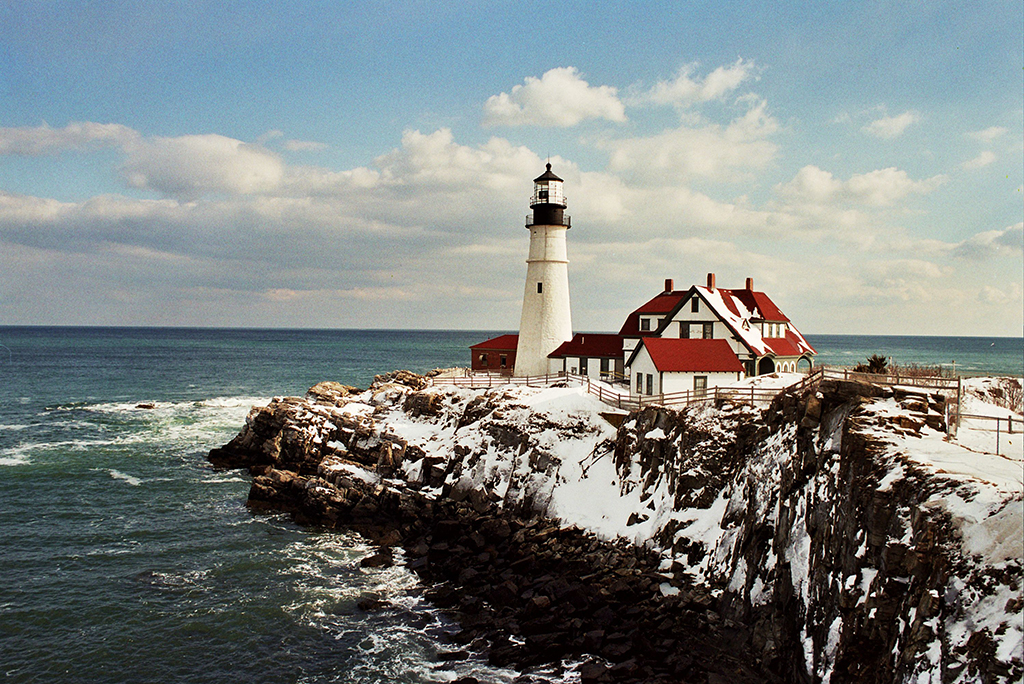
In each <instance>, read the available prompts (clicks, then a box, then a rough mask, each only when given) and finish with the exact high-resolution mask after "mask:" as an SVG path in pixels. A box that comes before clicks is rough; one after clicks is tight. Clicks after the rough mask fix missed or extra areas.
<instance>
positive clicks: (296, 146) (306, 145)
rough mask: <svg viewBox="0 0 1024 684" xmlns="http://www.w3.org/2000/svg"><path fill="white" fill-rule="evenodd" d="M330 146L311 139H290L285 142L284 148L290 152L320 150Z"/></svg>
mask: <svg viewBox="0 0 1024 684" xmlns="http://www.w3.org/2000/svg"><path fill="white" fill-rule="evenodd" d="M328 147H329V146H328V145H327V144H326V143H322V142H312V141H309V140H288V141H286V142H285V144H284V149H286V150H288V151H289V152H320V151H322V150H326V149H327V148H328Z"/></svg>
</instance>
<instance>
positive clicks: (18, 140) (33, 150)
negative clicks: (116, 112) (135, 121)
mask: <svg viewBox="0 0 1024 684" xmlns="http://www.w3.org/2000/svg"><path fill="white" fill-rule="evenodd" d="M140 137H141V136H140V135H139V134H138V133H137V132H136V131H134V130H132V129H131V128H128V127H127V126H122V125H121V124H100V123H93V122H91V121H84V122H73V123H70V124H68V125H67V126H65V127H64V128H50V127H49V126H47V125H46V124H43V125H42V126H26V127H19V128H0V155H2V154H16V155H23V156H40V155H45V154H58V153H60V152H64V151H67V150H81V149H87V148H92V147H122V146H124V145H127V144H130V143H133V142H135V141H137V140H138V139H139V138H140Z"/></svg>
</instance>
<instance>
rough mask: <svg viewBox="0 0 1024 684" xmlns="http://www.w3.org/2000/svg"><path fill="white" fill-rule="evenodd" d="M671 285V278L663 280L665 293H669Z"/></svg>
mask: <svg viewBox="0 0 1024 684" xmlns="http://www.w3.org/2000/svg"><path fill="white" fill-rule="evenodd" d="M673 284H674V283H673V282H672V279H671V278H665V292H671V291H672V285H673Z"/></svg>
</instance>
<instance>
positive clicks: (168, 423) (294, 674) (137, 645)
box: [0, 327, 1024, 683]
mask: <svg viewBox="0 0 1024 684" xmlns="http://www.w3.org/2000/svg"><path fill="white" fill-rule="evenodd" d="M494 334H497V333H488V332H472V331H458V332H451V331H441V332H439V331H355V330H339V331H316V330H209V329H139V328H15V327H0V530H2V533H0V534H2V543H0V678H2V680H3V681H5V682H58V681H59V682H90V683H91V682H156V681H161V682H170V681H188V682H232V681H238V682H267V683H271V682H311V683H312V682H362V683H372V682H441V681H450V680H452V679H454V678H456V677H457V676H464V675H467V674H472V675H475V676H478V677H479V678H480V679H481V680H484V681H494V682H502V681H505V682H508V681H511V680H512V679H513V678H514V674H513V673H511V672H508V671H502V670H495V669H492V668H488V667H487V666H486V665H485V664H484V663H482V662H478V661H474V660H472V659H471V660H469V661H467V662H457V663H454V664H451V665H440V664H438V662H437V654H438V652H439V651H443V650H447V649H450V648H453V647H452V646H451V645H450V644H447V643H446V642H445V636H446V634H448V633H450V632H452V631H454V630H456V629H457V628H456V627H455V626H454V625H452V624H450V623H449V622H448V621H447V620H446V619H445V618H444V617H443V616H442V615H441V614H440V613H439V612H438V611H436V610H434V609H433V608H431V606H429V605H428V604H426V603H425V602H424V601H423V600H422V598H421V586H420V585H419V583H418V581H417V579H416V578H415V577H414V576H413V575H412V574H410V573H409V572H407V571H405V570H404V569H403V568H402V567H401V566H400V564H399V565H396V566H395V567H392V568H386V569H369V568H362V567H360V565H359V560H360V559H362V558H363V557H365V556H366V555H368V554H369V553H371V552H372V551H373V549H371V548H370V547H369V546H368V545H367V544H366V542H365V541H364V540H362V539H360V538H359V537H358V536H355V535H352V534H346V533H341V532H324V531H318V530H310V529H304V528H301V527H298V526H296V525H294V524H293V523H291V522H290V521H289V520H288V518H287V517H286V516H283V515H274V514H269V515H268V514H259V515H256V514H253V513H251V512H250V511H249V510H248V509H247V508H246V507H245V498H246V495H247V493H248V488H249V480H248V477H247V476H246V475H245V474H244V473H241V472H236V471H232V472H218V471H215V470H214V469H213V468H211V467H210V466H209V465H208V464H207V462H206V460H205V457H206V454H207V452H208V451H209V450H210V449H211V448H213V447H216V446H220V445H222V444H224V443H225V442H227V441H228V440H230V439H231V438H232V437H233V436H234V435H235V434H237V433H238V431H239V429H240V428H241V426H242V424H243V423H244V420H245V416H246V414H247V413H248V410H249V408H250V406H252V405H255V404H264V403H266V402H267V401H268V400H269V399H270V398H271V397H272V396H275V395H301V394H302V393H304V392H305V390H306V389H307V388H308V387H309V386H311V385H313V384H315V383H316V382H319V381H321V380H337V381H339V382H342V383H345V384H351V385H356V386H360V387H365V386H368V384H369V383H370V382H371V381H372V379H373V376H374V375H375V374H377V373H381V372H386V371H389V370H393V369H398V368H406V369H409V370H413V371H418V372H423V371H426V370H429V369H431V368H435V367H450V366H456V365H463V366H464V365H468V361H469V351H468V346H469V345H470V344H474V343H476V342H479V341H481V340H484V339H487V338H488V337H490V336H493V335H494ZM811 343H812V344H814V345H815V347H816V348H817V349H818V352H819V357H818V360H819V361H823V362H827V363H833V364H843V365H848V364H852V363H857V362H859V361H861V360H863V358H866V357H867V356H869V355H871V354H876V353H877V354H881V355H883V356H887V357H888V356H892V357H894V360H896V361H897V362H899V363H902V364H907V363H920V364H927V365H932V364H936V363H943V364H945V363H947V361H945V359H946V358H947V357H948V359H949V361H952V360H956V361H957V369H958V370H964V371H968V372H972V373H992V374H1016V375H1020V374H1021V373H1022V371H1024V368H1022V366H1024V346H1022V341H1021V340H1020V339H1005V338H992V339H984V338H880V337H847V336H843V337H832V336H812V337H811ZM150 406H151V408H149V407H150ZM366 596H375V597H380V598H383V599H384V600H385V601H387V602H388V607H386V608H385V609H383V610H379V611H373V612H368V613H367V612H363V611H361V610H359V609H358V607H357V603H358V602H359V600H360V599H361V598H364V597H366ZM570 679H571V677H570Z"/></svg>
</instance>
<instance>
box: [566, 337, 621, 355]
mask: <svg viewBox="0 0 1024 684" xmlns="http://www.w3.org/2000/svg"><path fill="white" fill-rule="evenodd" d="M567 356H590V357H596V358H618V357H620V356H622V335H609V334H605V333H600V334H599V333H576V334H575V335H573V336H572V339H571V340H569V341H568V342H563V343H562V344H561V346H559V347H558V349H556V350H555V351H553V352H551V353H550V354H548V358H549V359H561V358H565V357H567Z"/></svg>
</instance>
